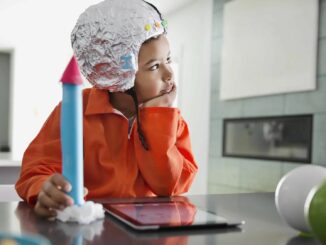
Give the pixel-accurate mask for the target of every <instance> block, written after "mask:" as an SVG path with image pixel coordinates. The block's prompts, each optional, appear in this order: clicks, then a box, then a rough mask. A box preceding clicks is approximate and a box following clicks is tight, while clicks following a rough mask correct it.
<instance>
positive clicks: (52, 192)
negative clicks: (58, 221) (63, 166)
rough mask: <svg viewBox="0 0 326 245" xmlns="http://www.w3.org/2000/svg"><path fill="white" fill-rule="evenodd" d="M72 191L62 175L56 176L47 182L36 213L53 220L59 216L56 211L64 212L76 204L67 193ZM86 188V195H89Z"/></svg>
mask: <svg viewBox="0 0 326 245" xmlns="http://www.w3.org/2000/svg"><path fill="white" fill-rule="evenodd" d="M69 191H71V185H70V183H69V182H68V181H66V180H65V179H64V177H63V176H62V175H60V174H54V175H52V176H51V177H49V178H48V180H46V181H45V182H44V184H43V186H42V189H41V191H40V193H39V194H38V196H37V202H36V205H35V207H34V211H35V213H36V214H37V215H38V216H41V217H46V218H51V217H55V216H56V215H57V212H56V210H63V209H65V208H66V207H67V206H71V205H73V204H74V201H73V199H72V198H71V197H70V196H68V195H67V194H66V193H65V192H69ZM87 192H88V191H87V189H86V188H84V195H87Z"/></svg>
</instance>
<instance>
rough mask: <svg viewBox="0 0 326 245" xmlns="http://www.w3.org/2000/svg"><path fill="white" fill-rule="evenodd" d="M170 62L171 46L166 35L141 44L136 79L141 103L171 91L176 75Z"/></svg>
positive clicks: (136, 88) (136, 87)
mask: <svg viewBox="0 0 326 245" xmlns="http://www.w3.org/2000/svg"><path fill="white" fill-rule="evenodd" d="M170 63H171V57H170V46H169V43H168V40H167V38H166V37H165V35H160V36H159V37H158V38H155V39H152V40H150V41H149V42H147V43H144V44H143V45H142V46H141V48H140V51H139V57H138V71H137V73H136V79H135V90H136V93H137V97H138V101H139V103H143V102H146V101H148V100H150V99H152V98H154V97H157V96H160V95H163V94H166V93H169V92H171V90H172V88H173V87H174V76H173V71H172V68H171V65H170Z"/></svg>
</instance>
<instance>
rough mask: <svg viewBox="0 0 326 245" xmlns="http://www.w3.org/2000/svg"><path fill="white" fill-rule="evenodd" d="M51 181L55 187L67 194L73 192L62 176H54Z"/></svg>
mask: <svg viewBox="0 0 326 245" xmlns="http://www.w3.org/2000/svg"><path fill="white" fill-rule="evenodd" d="M50 181H51V182H52V184H53V185H54V186H58V188H59V189H62V190H63V191H65V192H69V191H71V185H70V183H69V182H68V181H67V180H65V178H64V177H63V176H62V175H61V174H54V175H52V176H51V177H50Z"/></svg>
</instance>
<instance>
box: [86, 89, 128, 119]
mask: <svg viewBox="0 0 326 245" xmlns="http://www.w3.org/2000/svg"><path fill="white" fill-rule="evenodd" d="M84 99H85V96H84ZM107 113H114V114H121V115H122V113H121V112H120V111H118V110H117V109H115V108H113V106H112V104H111V103H110V99H109V93H108V91H107V90H104V89H96V88H91V89H90V92H89V95H88V100H87V102H86V110H85V115H95V114H107Z"/></svg>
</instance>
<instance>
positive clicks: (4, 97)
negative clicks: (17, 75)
mask: <svg viewBox="0 0 326 245" xmlns="http://www.w3.org/2000/svg"><path fill="white" fill-rule="evenodd" d="M9 85H10V54H9V53H5V52H0V147H1V146H3V145H9V94H10V93H9Z"/></svg>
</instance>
